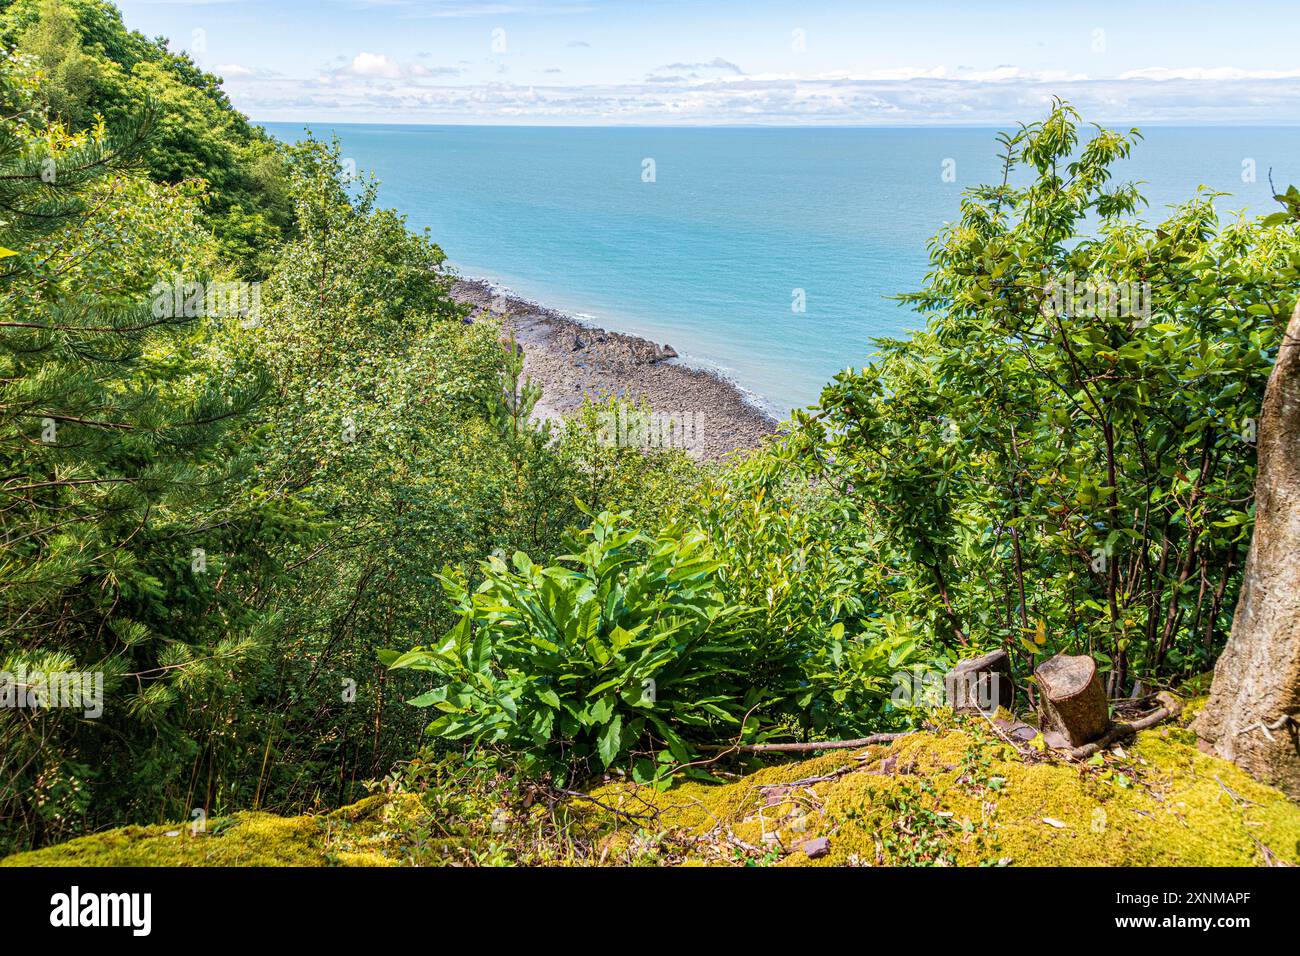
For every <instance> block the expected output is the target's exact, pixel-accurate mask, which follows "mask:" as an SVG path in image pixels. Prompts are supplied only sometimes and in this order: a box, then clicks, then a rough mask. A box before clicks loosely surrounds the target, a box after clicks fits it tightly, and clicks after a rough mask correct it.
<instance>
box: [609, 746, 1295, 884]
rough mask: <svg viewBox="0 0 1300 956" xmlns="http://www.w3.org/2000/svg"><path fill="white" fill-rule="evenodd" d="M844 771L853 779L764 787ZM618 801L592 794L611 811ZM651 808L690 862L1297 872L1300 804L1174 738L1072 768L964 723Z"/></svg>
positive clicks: (615, 791) (684, 793)
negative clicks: (762, 857)
mask: <svg viewBox="0 0 1300 956" xmlns="http://www.w3.org/2000/svg"><path fill="white" fill-rule="evenodd" d="M857 756H864V758H865V759H860V760H859V759H855V757H857ZM886 760H888V763H886ZM843 769H852V771H853V772H848V773H843V774H842V775H838V776H834V779H830V780H824V781H820V782H815V783H810V784H807V785H806V786H798V787H792V788H784V789H783V788H776V787H772V786H770V785H779V784H789V783H791V782H792V781H797V780H801V779H808V778H817V777H824V776H832V775H834V774H835V772H836V771H837V770H843ZM765 785H769V786H765ZM625 789H626V788H625V787H623V786H617V787H609V788H606V790H605V791H602V792H598V794H597V795H598V796H602V798H603V799H606V800H607V801H608V800H609V799H614V800H615V801H617V798H618V796H619V794H620V793H621V792H622V791H624V790H625ZM654 799H655V801H656V803H657V805H658V806H659V808H660V811H661V815H660V823H661V824H662V825H663V826H665V827H678V828H681V829H682V830H683V831H684V832H686V833H687V834H688V835H689V836H690V837H691V838H692V839H694V840H696V841H698V842H697V843H696V844H695V845H696V846H697V847H698V848H699V849H697V850H694V851H692V855H693V856H696V857H699V858H707V857H708V856H709V855H710V854H709V853H708V851H707V849H705V848H706V847H707V846H708V845H709V843H710V842H712V844H713V846H714V847H715V849H718V851H719V852H717V853H714V854H713V855H714V856H716V857H718V858H722V857H725V856H727V853H726V848H727V847H728V846H730V847H733V848H734V847H735V846H740V845H748V846H750V847H756V848H758V849H759V850H762V851H764V852H765V853H768V851H770V852H771V853H772V854H775V855H776V856H777V857H779V862H780V863H782V864H783V865H837V864H839V865H844V864H858V865H897V864H902V863H937V864H957V865H980V864H985V865H988V864H1002V865H1008V864H1009V865H1028V866H1053V865H1069V866H1147V865H1180V866H1191V865H1202V866H1251V865H1256V864H1259V863H1262V862H1264V860H1265V857H1266V856H1267V855H1268V854H1270V853H1271V854H1273V855H1275V856H1276V857H1277V858H1279V859H1282V860H1285V861H1287V862H1291V863H1297V862H1300V806H1297V805H1296V804H1294V803H1291V802H1290V801H1288V800H1287V799H1286V797H1285V796H1283V795H1282V794H1281V793H1280V792H1278V791H1277V790H1274V789H1273V788H1271V787H1267V786H1264V785H1262V784H1259V783H1256V782H1255V781H1254V780H1252V779H1251V778H1250V777H1249V776H1247V775H1246V774H1245V773H1243V772H1242V771H1241V770H1239V769H1238V768H1237V767H1235V766H1233V765H1231V764H1229V763H1226V762H1224V761H1222V760H1219V759H1218V758H1215V757H1210V756H1207V755H1205V754H1202V753H1200V752H1199V751H1198V750H1197V749H1196V748H1195V746H1194V743H1193V742H1192V741H1189V740H1187V739H1186V732H1185V731H1183V730H1182V729H1180V728H1178V727H1169V728H1157V729H1155V730H1152V731H1148V732H1145V733H1143V734H1141V735H1140V736H1139V740H1138V741H1136V742H1135V743H1134V744H1133V745H1132V746H1131V747H1128V748H1124V747H1120V748H1119V749H1118V750H1115V751H1111V752H1108V753H1107V754H1105V755H1104V756H1102V757H1100V758H1097V759H1094V760H1093V761H1092V762H1090V763H1087V764H1079V763H1074V762H1066V761H1063V760H1060V759H1058V758H1054V757H1053V758H1047V757H1045V758H1043V759H1042V760H1041V761H1037V762H1026V761H1025V760H1024V759H1023V758H1022V757H1021V756H1020V755H1019V754H1017V753H1016V751H1015V750H1014V749H1013V748H1012V747H1011V746H1009V745H1007V744H1005V743H1003V742H1001V741H1000V740H997V739H996V738H994V737H993V736H992V735H991V734H990V733H989V732H988V731H987V730H986V729H985V728H984V727H981V726H980V725H979V724H978V723H971V724H967V725H966V729H964V730H951V731H948V732H945V733H942V734H930V733H922V734H917V735H915V736H912V737H908V738H905V739H903V740H900V741H898V742H897V743H896V744H895V745H894V746H893V747H892V748H888V747H877V748H869V749H868V750H867V751H863V752H860V753H854V752H844V751H839V752H836V753H834V754H831V755H827V756H824V757H819V758H817V759H815V760H810V761H806V762H803V763H795V764H788V765H783V766H779V767H770V768H767V769H765V770H762V771H760V772H758V773H756V774H753V775H751V776H749V777H746V778H744V779H743V780H741V781H739V782H737V783H734V784H729V785H726V786H721V787H707V786H703V785H699V784H694V783H692V784H687V785H684V786H680V787H677V788H674V789H673V790H671V791H669V792H668V793H666V794H663V795H660V796H658V797H655V798H654ZM820 836H826V837H828V838H829V840H830V852H829V853H828V854H827V855H826V856H824V857H822V858H820V859H818V860H812V859H809V858H808V856H807V855H806V854H805V853H803V852H802V851H801V847H802V846H803V844H804V843H805V842H807V841H808V840H811V839H813V838H815V837H820ZM700 838H706V839H703V840H701V839H700ZM774 862H775V861H774Z"/></svg>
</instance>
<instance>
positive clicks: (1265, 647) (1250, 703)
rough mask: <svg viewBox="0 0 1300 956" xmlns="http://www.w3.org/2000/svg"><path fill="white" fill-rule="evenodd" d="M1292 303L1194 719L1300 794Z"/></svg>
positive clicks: (1265, 777)
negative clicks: (1228, 618) (1225, 628)
mask: <svg viewBox="0 0 1300 956" xmlns="http://www.w3.org/2000/svg"><path fill="white" fill-rule="evenodd" d="M1298 346H1300V305H1297V307H1296V311H1295V313H1294V314H1293V315H1292V316H1291V323H1290V325H1289V327H1288V328H1287V330H1286V335H1285V337H1284V338H1283V340H1282V344H1281V346H1280V347H1279V348H1278V353H1277V363H1276V364H1275V365H1274V366H1273V373H1272V375H1270V376H1269V380H1268V388H1267V389H1266V390H1265V392H1264V405H1263V408H1262V409H1261V410H1260V421H1259V432H1258V436H1257V437H1258V441H1259V469H1258V472H1257V474H1256V477H1255V534H1254V537H1253V538H1252V540H1251V543H1250V554H1249V556H1248V557H1247V559H1246V567H1245V570H1244V572H1243V578H1242V585H1241V597H1240V599H1239V600H1238V602H1237V610H1236V614H1235V615H1234V617H1233V621H1232V633H1231V635H1230V636H1229V637H1228V644H1227V646H1226V647H1225V648H1224V649H1223V654H1222V655H1221V656H1220V657H1219V662H1218V664H1217V665H1216V666H1215V668H1214V682H1213V684H1212V685H1211V686H1210V701H1209V703H1208V704H1206V706H1205V709H1204V710H1203V711H1202V712H1201V715H1200V716H1199V717H1198V718H1197V720H1196V724H1195V728H1196V733H1197V734H1198V736H1199V737H1200V738H1201V743H1202V749H1203V750H1207V751H1208V752H1210V753H1214V754H1217V755H1219V756H1220V757H1223V758H1225V759H1227V760H1231V761H1233V762H1234V763H1236V764H1237V765H1239V766H1240V767H1241V768H1242V769H1243V770H1245V771H1246V772H1247V773H1249V774H1250V775H1251V776H1253V777H1255V778H1256V779H1257V780H1261V781H1263V782H1264V783H1269V784H1272V785H1273V786H1275V787H1278V788H1279V789H1281V790H1282V791H1283V792H1285V793H1286V794H1287V795H1288V796H1289V797H1291V799H1293V800H1300V738H1298V733H1300V727H1298V726H1297V719H1300V347H1298Z"/></svg>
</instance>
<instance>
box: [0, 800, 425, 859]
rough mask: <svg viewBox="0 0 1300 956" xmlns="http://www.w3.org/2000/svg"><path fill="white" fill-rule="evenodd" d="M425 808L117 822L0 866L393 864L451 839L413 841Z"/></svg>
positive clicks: (365, 806)
mask: <svg viewBox="0 0 1300 956" xmlns="http://www.w3.org/2000/svg"><path fill="white" fill-rule="evenodd" d="M425 817H427V811H426V810H425V809H424V805H423V803H422V802H421V801H420V800H419V799H418V798H416V797H395V798H390V797H387V796H373V797H367V798H366V799H364V800H361V801H360V802H358V803H355V804H353V805H352V806H349V807H344V808H343V809H341V810H336V811H334V812H333V813H328V814H320V815H306V816H298V817H281V816H277V815H275V814H273V813H258V812H245V813H236V814H234V815H233V816H229V817H221V818H217V819H213V820H209V821H208V824H207V828H206V831H205V832H200V833H192V832H191V829H190V825H189V824H188V823H174V824H162V825H159V826H148V827H140V826H133V827H122V828H121V829H117V830H109V831H107V832H104V833H96V834H92V835H90V836H85V837H81V838H79V839H76V840H70V841H69V842H67V843H61V844H59V845H57V846H52V847H48V848H46V849H43V850H36V851H34V852H30V853H18V854H15V855H14V856H10V857H8V858H6V859H4V860H0V866H331V865H343V866H394V865H398V864H400V863H402V862H404V861H405V860H406V859H408V858H409V855H410V853H411V851H412V848H413V847H415V848H418V849H420V850H422V851H430V852H432V853H434V854H435V855H436V854H437V853H438V852H439V851H442V850H447V849H450V844H449V842H448V841H423V842H421V841H418V839H417V838H413V837H412V835H411V834H412V827H413V826H418V825H419V824H421V823H423V821H424V818H425Z"/></svg>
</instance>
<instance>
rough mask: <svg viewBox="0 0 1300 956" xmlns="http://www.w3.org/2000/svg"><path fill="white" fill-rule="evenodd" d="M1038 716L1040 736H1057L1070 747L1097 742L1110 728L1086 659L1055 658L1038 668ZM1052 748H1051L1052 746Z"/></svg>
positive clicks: (1097, 680) (1099, 688) (1097, 683)
mask: <svg viewBox="0 0 1300 956" xmlns="http://www.w3.org/2000/svg"><path fill="white" fill-rule="evenodd" d="M1034 676H1035V677H1037V678H1038V689H1039V690H1040V691H1042V693H1041V694H1039V695H1038V716H1039V723H1040V725H1041V727H1042V731H1043V736H1044V737H1048V738H1049V739H1048V743H1053V741H1052V740H1051V739H1050V737H1049V735H1050V734H1053V733H1056V734H1060V735H1061V737H1062V738H1064V742H1065V743H1068V744H1069V746H1071V747H1082V746H1083V745H1084V744H1087V743H1092V741H1094V740H1099V739H1100V738H1101V737H1102V736H1103V735H1104V734H1105V733H1106V731H1107V729H1108V728H1109V727H1110V705H1109V703H1108V702H1107V700H1106V691H1105V690H1104V689H1103V688H1102V686H1101V677H1100V676H1099V675H1098V674H1097V662H1096V661H1094V660H1093V659H1092V658H1091V657H1088V656H1087V655H1081V656H1079V657H1071V656H1070V655H1068V654H1057V655H1056V656H1055V657H1052V658H1049V659H1047V660H1045V661H1043V663H1041V664H1039V665H1038V669H1037V670H1035V671H1034ZM1053 745H1054V744H1053Z"/></svg>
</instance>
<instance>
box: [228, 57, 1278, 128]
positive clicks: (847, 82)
mask: <svg viewBox="0 0 1300 956" xmlns="http://www.w3.org/2000/svg"><path fill="white" fill-rule="evenodd" d="M672 69H677V70H678V72H676V73H668V72H667V71H670V70H672ZM528 72H529V73H530V74H531V75H532V76H534V77H535V76H537V74H538V72H539V71H536V70H533V71H528ZM477 75H478V71H477V70H475V69H473V68H471V67H470V66H464V67H461V66H457V67H437V66H434V65H433V64H428V65H422V64H419V63H414V62H412V63H409V64H408V63H404V62H400V61H397V60H395V59H392V58H390V57H388V56H386V55H384V54H378V53H372V52H363V53H360V54H358V55H357V56H355V57H354V58H353V59H352V60H351V61H350V63H349V62H348V61H347V60H344V61H343V63H342V64H339V65H337V66H332V67H331V68H328V69H326V70H325V71H324V72H323V73H322V74H321V75H320V76H318V77H317V78H316V79H314V80H307V81H302V80H297V81H292V80H290V79H289V78H287V77H281V78H279V79H277V80H273V81H268V80H266V79H264V78H261V77H247V76H245V75H243V74H239V73H233V74H229V79H230V84H229V86H230V90H231V95H232V97H234V99H235V102H236V103H237V105H239V106H240V107H241V108H243V109H244V110H245V111H246V112H249V113H250V114H251V115H253V116H254V117H258V118H263V119H274V118H284V119H302V118H307V119H330V118H332V119H336V120H348V121H357V122H364V121H367V120H374V121H379V122H384V121H390V122H391V121H397V122H402V121H405V122H466V121H472V122H483V123H509V122H536V123H580V124H593V125H601V124H616V123H644V124H651V125H653V124H684V125H692V124H693V125H704V124H719V123H721V124H726V123H745V124H760V125H761V124H767V125H819V124H823V125H826V124H835V125H872V124H891V123H892V124H899V123H907V124H944V123H968V124H969V123H982V124H988V125H996V124H1004V123H1010V122H1019V121H1021V120H1024V119H1026V118H1029V117H1032V116H1034V115H1036V114H1037V113H1039V112H1041V108H1042V106H1043V105H1045V104H1046V103H1047V102H1049V101H1050V99H1051V97H1052V96H1061V97H1063V98H1064V99H1067V100H1069V101H1070V102H1071V103H1072V104H1074V105H1075V106H1076V107H1077V108H1078V109H1079V110H1080V111H1082V112H1083V113H1084V115H1087V116H1089V117H1090V118H1096V119H1098V120H1100V121H1107V122H1129V121H1132V122H1153V121H1156V122H1188V121H1190V122H1219V123H1223V122H1227V123H1248V122H1297V121H1300V71H1295V72H1293V73H1278V72H1270V73H1267V74H1263V73H1259V72H1251V71H1247V70H1237V69H1231V68H1214V69H1210V70H1206V69H1201V68H1196V69H1188V70H1168V69H1165V68H1160V67H1152V68H1148V69H1144V70H1135V71H1132V72H1131V73H1129V74H1125V75H1123V76H1120V77H1111V78H1106V77H1093V76H1089V75H1087V74H1084V73H1077V72H1070V71H1065V70H1030V69H1025V68H1022V67H1017V66H1012V65H998V66H992V67H982V68H975V67H968V66H957V67H951V66H946V65H936V66H912V67H899V68H891V69H881V70H869V71H862V72H858V71H835V72H825V73H816V74H798V73H780V74H777V73H772V74H745V73H744V72H743V71H741V68H740V67H739V66H737V65H736V64H735V63H732V62H730V61H727V60H723V59H721V58H715V59H713V60H709V61H704V62H698V63H676V64H669V65H667V66H665V67H661V68H660V72H656V73H655V74H653V75H651V76H649V77H647V78H645V79H643V80H639V81H628V82H623V83H617V82H616V83H591V84H583V85H577V84H566V83H564V82H563V81H562V79H560V77H559V76H558V75H556V74H551V75H550V76H548V77H547V80H548V83H547V84H546V85H540V86H537V85H530V84H528V83H520V82H515V81H512V80H511V79H510V76H509V75H502V74H491V75H484V76H482V78H476V79H474V80H470V79H468V77H471V76H477ZM1229 80H1231V81H1232V83H1231V86H1225V85H1222V84H1225V83H1226V82H1227V81H1229ZM1215 83H1219V84H1221V85H1220V86H1216V85H1214V84H1215Z"/></svg>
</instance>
